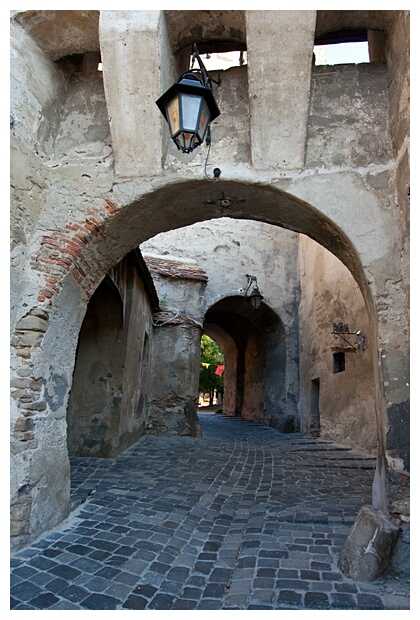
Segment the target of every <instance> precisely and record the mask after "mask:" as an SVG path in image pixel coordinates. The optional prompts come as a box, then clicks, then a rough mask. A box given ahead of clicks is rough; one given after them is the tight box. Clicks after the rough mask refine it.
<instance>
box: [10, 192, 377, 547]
mask: <svg viewBox="0 0 420 620" xmlns="http://www.w3.org/2000/svg"><path fill="white" fill-rule="evenodd" d="M156 184H157V185H160V187H158V188H156V187H153V188H152V189H151V188H150V185H149V184H148V183H146V182H144V183H140V184H138V185H137V184H132V183H128V184H127V185H125V184H124V183H122V184H121V185H120V186H116V187H115V188H114V191H113V192H112V193H109V194H107V195H106V196H105V197H103V198H98V199H97V200H96V201H92V205H91V207H90V209H89V211H88V213H87V214H79V216H76V219H75V220H72V221H68V222H67V224H66V226H65V227H64V228H63V229H61V230H57V231H53V232H52V233H51V234H49V235H45V236H44V237H43V238H42V239H41V241H40V244H39V249H38V252H37V253H36V260H35V261H34V265H33V269H34V271H35V272H36V273H37V278H36V280H35V281H36V286H39V282H40V281H43V285H42V286H41V287H39V288H38V295H37V297H38V306H35V307H34V308H33V309H32V310H30V311H29V312H28V313H27V314H26V315H25V316H24V317H22V318H21V320H20V321H19V322H18V323H17V325H16V331H15V340H14V343H15V346H16V348H15V352H16V354H17V360H18V363H17V366H18V367H19V368H18V370H19V369H20V372H22V368H23V366H25V372H26V373H28V372H30V373H32V379H33V380H39V379H40V378H42V384H43V386H44V387H43V390H44V393H45V400H44V401H42V404H41V400H40V394H39V390H38V391H33V393H31V392H30V391H28V392H27V393H25V397H24V398H20V399H19V398H15V401H14V402H15V403H16V407H15V409H14V410H13V414H14V422H18V421H19V420H25V419H27V418H28V416H30V415H32V416H33V418H34V436H35V438H36V439H35V442H36V443H35V445H34V444H33V445H20V446H18V450H17V451H16V452H15V453H14V455H15V456H16V460H18V461H19V464H18V468H17V473H16V475H15V478H14V480H13V487H14V489H15V492H16V498H19V489H21V488H25V493H26V494H27V495H29V496H30V498H29V500H28V502H27V504H26V506H27V510H28V531H27V533H25V540H28V536H29V538H33V537H35V536H36V535H38V534H39V533H41V532H42V531H43V530H44V529H45V527H52V526H53V525H54V524H56V523H57V522H59V521H60V520H62V518H63V517H64V516H65V515H66V514H67V513H68V500H69V497H68V494H69V466H68V456H67V448H66V425H65V415H66V408H67V401H68V394H69V390H70V387H71V378H72V373H73V366H74V359H75V350H76V345H77V337H78V333H79V330H80V326H81V322H82V319H83V316H84V313H85V310H86V306H87V302H88V300H89V299H90V297H91V296H92V294H93V292H94V291H95V290H96V288H97V287H98V285H99V283H100V282H101V280H102V278H103V277H104V276H105V274H106V273H107V272H108V271H109V269H110V268H111V267H112V266H113V265H115V264H116V263H117V262H118V261H119V260H121V259H122V258H123V257H124V256H125V255H126V254H127V253H128V252H129V251H130V250H131V249H133V248H135V247H137V246H138V245H139V243H141V242H142V241H143V240H145V239H147V238H149V237H151V236H153V235H155V234H157V233H159V232H162V231H165V230H170V229H172V228H178V227H180V226H186V225H189V224H191V223H194V222H197V221H204V220H206V219H212V218H215V217H221V216H227V215H228V216H229V217H233V218H241V219H254V220H258V221H262V222H267V223H270V224H273V225H277V226H280V227H283V228H288V229H290V230H293V231H296V232H301V233H303V234H305V235H307V236H308V237H311V238H312V239H314V240H315V241H317V242H318V243H320V244H321V245H322V246H324V247H325V248H327V249H328V250H329V251H330V252H332V253H333V254H335V256H337V257H338V258H339V259H340V260H341V261H342V262H343V263H344V264H345V265H346V266H347V267H348V269H349V270H350V271H351V273H352V274H353V276H354V278H355V280H356V281H357V282H358V284H359V286H360V289H361V291H362V294H363V296H364V298H365V302H366V306H367V308H368V312H369V317H370V322H371V329H372V333H373V334H374V342H375V343H376V341H377V335H376V313H375V311H374V308H375V304H374V301H373V296H372V293H371V289H370V287H369V284H368V280H367V277H366V270H368V269H371V268H372V262H370V263H369V264H362V261H361V260H360V253H361V252H362V250H363V238H362V239H360V238H359V237H358V236H357V228H358V226H359V227H360V222H358V225H357V226H356V227H355V228H356V230H354V227H352V223H353V222H351V223H350V222H349V221H348V220H346V218H344V219H343V218H342V217H341V215H340V213H337V214H336V215H337V220H338V222H341V223H342V224H343V225H344V230H346V232H344V230H343V229H342V228H340V225H339V224H338V222H337V223H336V222H334V221H333V220H332V219H330V218H329V217H328V216H327V215H326V214H325V213H324V214H323V213H322V212H321V211H319V210H318V209H316V208H315V207H313V206H311V205H310V204H309V203H308V202H305V201H304V200H302V199H301V198H299V197H297V195H292V194H290V193H286V192H285V191H283V190H281V189H279V188H277V187H273V186H268V185H259V184H255V183H250V182H246V183H245V182H240V181H218V182H209V181H183V182H180V181H179V180H178V181H177V182H175V183H169V182H167V181H165V180H157V181H156ZM314 185H316V182H314ZM296 190H297V193H299V190H300V192H301V193H303V194H304V193H305V192H306V191H307V187H306V180H303V183H302V186H301V187H300V188H299V184H297V185H296ZM357 190H358V192H359V196H360V188H357ZM339 191H340V192H341V188H339ZM315 195H316V192H315V194H314V196H315ZM330 198H331V196H330ZM347 198H348V197H347ZM335 200H336V203H335V204H337V202H338V200H339V198H338V196H335ZM366 200H369V194H367V195H366ZM357 208H358V204H355V209H357ZM363 213H364V211H363V210H361V211H360V217H361V218H363V217H365V216H364V215H363ZM378 214H379V207H378ZM353 233H354V234H353ZM382 233H383V227H381V226H378V228H377V234H378V235H379V238H378V244H377V251H378V254H381V253H382V251H384V250H383V248H381V241H382V237H381V235H382ZM351 239H352V240H351ZM358 246H359V249H358ZM364 258H366V253H364ZM368 258H369V257H368ZM370 259H371V261H372V260H373V259H372V257H370ZM51 265H54V267H56V269H55V271H54V274H53V273H52V269H51ZM57 268H58V269H57ZM57 271H58V272H59V275H58V276H57V275H56V274H57ZM370 273H371V272H370ZM53 275H54V277H53ZM41 315H42V316H41ZM34 321H37V327H35V329H36V330H37V331H36V333H38V334H39V336H38V337H37V338H36V339H35V340H32V339H31V338H30V336H29V335H28V334H30V333H32V330H33V329H34V327H33V324H34ZM38 323H39V325H38ZM41 323H42V324H41ZM41 343H42V346H40V345H41ZM23 349H25V358H22V356H21V355H19V351H20V352H22V351H23ZM374 349H376V345H375V346H374ZM375 368H376V370H375V384H376V391H377V393H376V405H375V406H376V417H377V426H378V442H379V446H380V449H379V455H380V457H381V459H382V460H381V461H380V462H381V467H382V469H381V470H380V473H381V476H380V481H381V484H382V483H383V456H384V450H385V438H384V432H385V408H384V398H383V394H382V379H381V373H380V367H379V359H377V363H376V364H375ZM26 376H28V375H26ZM41 407H42V409H41ZM34 412H36V413H35V415H34ZM22 424H23V422H22ZM34 447H36V448H37V449H36V450H33V448H34ZM24 455H26V457H25V456H24ZM28 455H29V456H28ZM39 471H42V476H41V478H40V477H37V472H39ZM28 481H29V482H28ZM58 487H59V489H58ZM379 487H381V485H379ZM28 489H29V491H28ZM381 497H383V494H382V492H381V491H380V490H379V492H378V496H377V499H376V501H377V502H380V501H383V500H381V499H380V498H381ZM378 498H379V499H378ZM16 506H18V507H19V506H20V504H19V502H17V503H16Z"/></svg>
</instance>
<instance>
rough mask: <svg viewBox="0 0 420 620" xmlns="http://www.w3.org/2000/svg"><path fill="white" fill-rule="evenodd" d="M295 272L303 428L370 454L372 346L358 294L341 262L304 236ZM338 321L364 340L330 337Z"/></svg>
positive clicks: (373, 429)
mask: <svg viewBox="0 0 420 620" xmlns="http://www.w3.org/2000/svg"><path fill="white" fill-rule="evenodd" d="M299 271H300V281H301V300H300V306H299V366H300V399H299V409H300V415H301V418H302V422H303V429H304V431H305V432H306V433H308V434H311V433H312V432H315V434H318V435H319V436H321V437H323V438H326V439H331V440H333V441H336V442H338V443H341V444H344V445H348V446H352V447H353V448H356V449H359V450H361V451H363V452H367V453H371V454H374V453H375V451H376V447H377V434H376V418H375V392H374V376H373V364H374V355H375V344H374V340H373V332H372V329H371V328H370V325H369V317H368V312H367V309H366V305H365V302H364V299H363V297H362V295H361V292H360V289H359V287H358V286H357V284H356V282H355V281H354V278H353V277H352V275H351V274H350V272H349V271H348V269H346V267H344V265H343V264H342V263H340V262H339V261H338V260H337V259H336V258H335V257H334V256H333V255H332V254H330V253H328V252H326V251H325V250H324V249H323V248H322V247H321V246H319V245H317V244H315V243H314V242H313V241H311V240H310V239H307V238H305V237H301V238H300V240H299ZM338 322H343V323H345V324H348V326H349V331H350V332H354V333H355V332H357V331H359V330H360V331H361V332H362V333H363V335H364V337H365V338H366V341H361V340H359V339H358V338H357V336H355V335H345V334H343V336H344V338H345V339H343V338H341V337H339V336H338V337H335V336H334V335H333V333H332V332H333V323H338ZM359 343H360V346H359ZM337 353H339V354H344V356H345V370H343V371H342V372H334V354H337ZM314 399H315V400H314ZM317 414H318V416H319V428H318V429H317V423H316V416H317ZM317 430H319V433H316V431H317Z"/></svg>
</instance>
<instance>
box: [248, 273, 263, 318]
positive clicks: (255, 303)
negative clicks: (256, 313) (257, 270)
mask: <svg viewBox="0 0 420 620" xmlns="http://www.w3.org/2000/svg"><path fill="white" fill-rule="evenodd" d="M246 277H247V278H248V284H247V288H246V291H245V293H244V296H245V297H249V298H250V299H251V306H252V307H253V308H255V310H258V308H260V307H261V301H262V300H263V299H264V297H263V296H262V295H261V293H260V289H259V288H258V284H257V278H256V277H255V276H250V275H249V274H248V273H247V274H246ZM252 283H254V287H253V289H252V291H251V292H250V293H249V289H250V288H251V286H252ZM248 293H249V294H248Z"/></svg>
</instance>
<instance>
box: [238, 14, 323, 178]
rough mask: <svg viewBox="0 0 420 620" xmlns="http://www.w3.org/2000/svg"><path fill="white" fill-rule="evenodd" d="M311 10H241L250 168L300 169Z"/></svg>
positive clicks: (311, 40) (311, 34)
mask: <svg viewBox="0 0 420 620" xmlns="http://www.w3.org/2000/svg"><path fill="white" fill-rule="evenodd" d="M315 23H316V11H283V10H280V11H246V30H247V51H248V83H249V108H250V116H251V157H252V164H253V166H254V168H256V169H259V170H267V169H270V168H282V169H288V170H290V169H296V168H303V166H304V160H305V144H306V127H307V119H308V108H309V95H310V89H311V67H312V55H313V46H314V34H315Z"/></svg>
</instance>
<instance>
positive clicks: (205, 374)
mask: <svg viewBox="0 0 420 620" xmlns="http://www.w3.org/2000/svg"><path fill="white" fill-rule="evenodd" d="M200 346H201V358H200V361H201V365H200V386H199V390H200V392H203V393H204V394H208V393H211V392H214V391H215V390H217V391H218V392H222V393H223V386H224V377H223V375H222V376H221V377H219V376H218V375H216V374H215V373H216V368H217V366H219V365H220V364H222V365H224V363H225V362H224V358H223V353H222V351H221V350H220V348H219V347H218V345H217V343H216V342H215V341H214V340H212V339H211V338H209V336H206V334H204V335H203V336H202V337H201V345H200Z"/></svg>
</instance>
